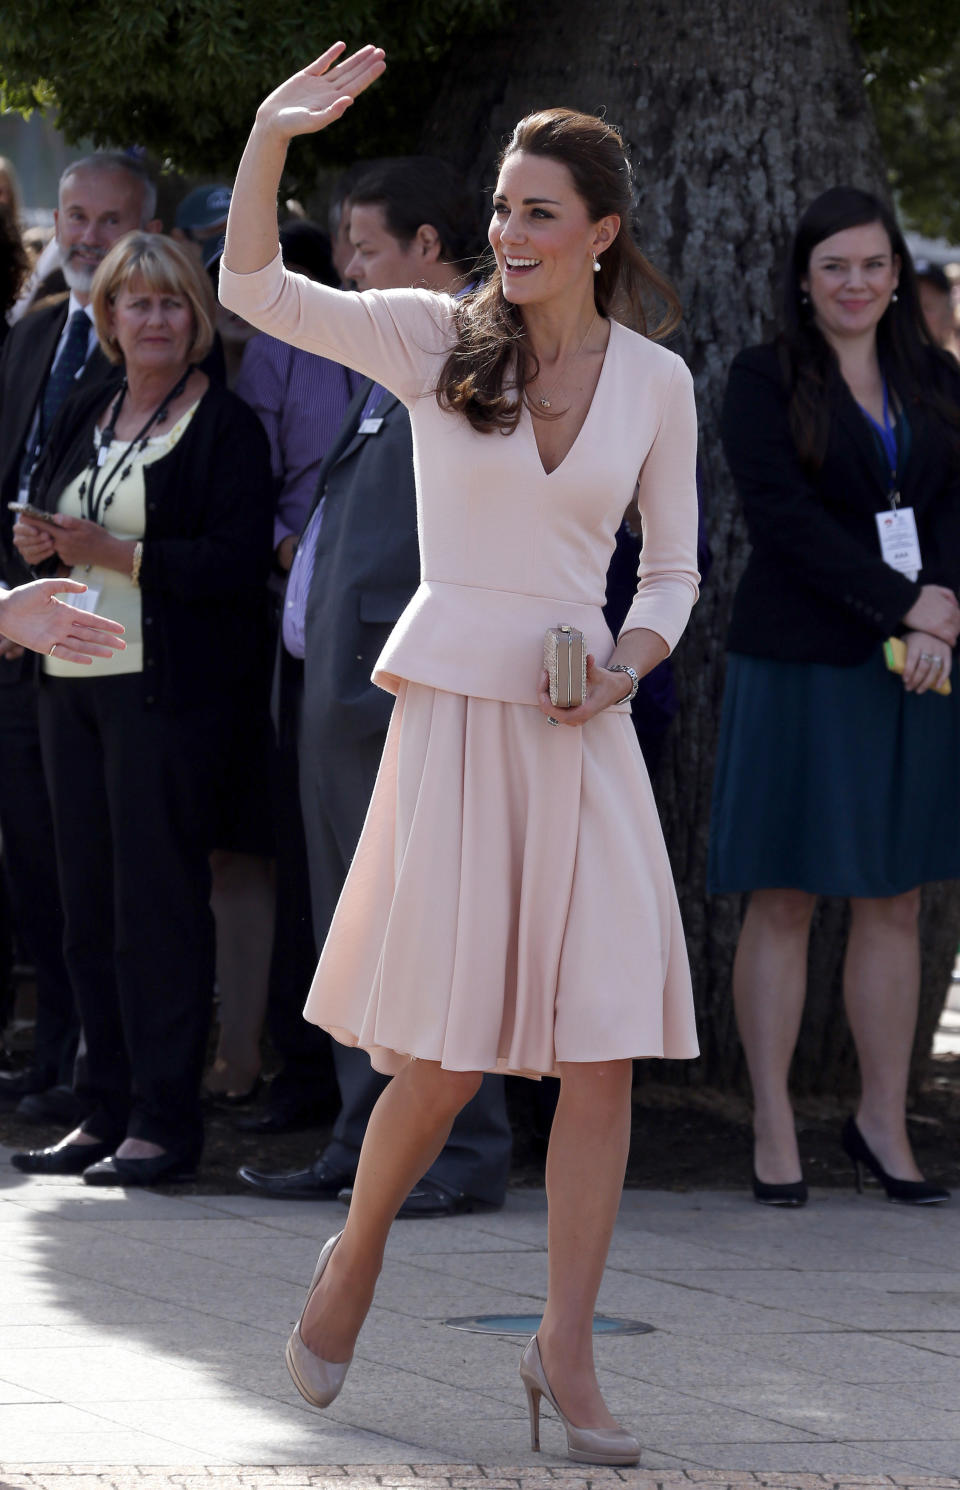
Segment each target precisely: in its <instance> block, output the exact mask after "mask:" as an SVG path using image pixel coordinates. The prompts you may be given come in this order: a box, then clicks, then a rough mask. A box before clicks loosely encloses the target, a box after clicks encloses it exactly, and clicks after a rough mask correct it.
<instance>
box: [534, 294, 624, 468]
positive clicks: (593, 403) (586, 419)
mask: <svg viewBox="0 0 960 1490" xmlns="http://www.w3.org/2000/svg"><path fill="white" fill-rule="evenodd" d="M607 321H608V325H609V327H610V335H609V336H608V337H607V345H606V346H605V348H604V351H603V363H602V365H601V368H600V373H599V376H598V378H597V385H596V387H595V388H594V390H593V397H592V398H591V400H590V403H589V405H588V407H587V412H586V413H585V414H584V416H583V423H582V424H581V425H580V428H579V429H578V430H577V433H576V435H575V437H574V440H573V444H572V445H571V446H570V449H569V450H568V451H567V453H566V455H565V456H564V457H563V460H562V461H560V463H559V465H556V466H554V468H553V470H552V471H548V470H547V468H546V466H545V465H544V464H543V456H542V455H541V454H540V446H539V445H538V444H537V424H536V416H535V415H534V413H533V412H532V410H531V409H530V408H529V406H525V408H524V414H525V415H526V420H527V426H528V428H529V431H530V437H531V439H532V440H533V450H534V454H535V456H536V458H537V460H538V461H539V463H540V470H541V473H542V474H543V476H544V477H545V478H546V479H547V480H548V481H549V479H550V477H551V476H557V475H559V473H560V471H562V469H563V467H564V466H565V465H566V464H567V461H568V460H570V458H571V457H572V456H573V454H574V452H575V451H576V448H577V446H578V445H579V444H580V441H581V440H582V439H583V437H584V432H585V431H586V429H587V426H588V425H589V423H590V420H591V416H592V415H593V411H594V409H595V408H596V407H597V401H598V399H599V397H600V393H601V389H602V388H603V385H604V380H605V378H606V374H607V366H608V364H609V362H610V360H611V358H610V349H611V347H612V346H613V339H614V336H615V335H616V334H617V331H618V329H619V328H618V326H617V322H616V321H614V320H613V319H612V318H610V317H608V318H607Z"/></svg>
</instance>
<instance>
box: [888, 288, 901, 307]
mask: <svg viewBox="0 0 960 1490" xmlns="http://www.w3.org/2000/svg"><path fill="white" fill-rule="evenodd" d="M890 299H891V300H892V301H893V303H894V305H896V303H897V301H898V300H899V299H900V296H899V295H898V294H897V292H896V290H894V292H893V294H892V295H891V296H890Z"/></svg>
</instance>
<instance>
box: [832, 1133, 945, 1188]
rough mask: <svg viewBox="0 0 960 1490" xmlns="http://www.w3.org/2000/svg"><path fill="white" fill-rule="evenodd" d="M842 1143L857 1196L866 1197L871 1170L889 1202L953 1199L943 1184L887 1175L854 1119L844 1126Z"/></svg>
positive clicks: (841, 1137)
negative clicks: (865, 1174) (867, 1175)
mask: <svg viewBox="0 0 960 1490" xmlns="http://www.w3.org/2000/svg"><path fill="white" fill-rule="evenodd" d="M840 1143H841V1146H842V1148H843V1151H844V1153H845V1154H846V1155H847V1158H848V1159H850V1160H851V1161H852V1163H853V1173H854V1178H855V1180H856V1186H857V1194H858V1195H862V1194H863V1171H864V1169H869V1171H870V1173H871V1174H872V1175H873V1176H874V1177H875V1178H876V1179H877V1180H878V1181H879V1183H880V1184H881V1185H882V1186H883V1188H884V1189H885V1190H886V1192H887V1199H888V1200H895V1201H896V1202H897V1203H898V1204H899V1205H940V1204H941V1202H942V1201H944V1200H949V1199H950V1191H949V1190H944V1189H943V1187H942V1186H940V1185H930V1184H928V1183H927V1181H926V1180H898V1179H897V1178H896V1177H895V1176H894V1175H892V1174H887V1171H886V1170H885V1169H884V1167H883V1165H882V1164H881V1163H880V1160H879V1159H878V1158H877V1156H876V1154H875V1153H874V1152H873V1149H872V1148H871V1147H870V1145H869V1144H868V1143H867V1140H866V1139H865V1138H864V1136H863V1134H862V1133H861V1132H860V1129H859V1128H858V1127H857V1124H856V1122H855V1120H854V1118H853V1117H848V1118H847V1121H846V1122H845V1123H844V1125H843V1129H842V1131H841V1134H840Z"/></svg>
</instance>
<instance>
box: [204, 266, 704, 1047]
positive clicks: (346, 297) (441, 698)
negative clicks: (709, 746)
mask: <svg viewBox="0 0 960 1490" xmlns="http://www.w3.org/2000/svg"><path fill="white" fill-rule="evenodd" d="M220 294H221V299H222V301H223V303H224V304H225V305H226V306H228V307H229V308H230V309H231V310H234V311H236V312H237V313H238V314H239V315H241V316H243V317H244V319H245V320H247V321H250V322H252V323H253V325H255V326H258V327H259V328H260V329H261V330H263V331H267V332H269V333H270V334H271V335H272V336H276V337H280V338H282V339H283V340H285V341H289V342H293V343H294V344H295V345H296V346H299V347H304V348H306V349H307V350H308V351H312V352H318V353H320V354H321V355H323V356H325V357H331V358H334V359H335V360H337V361H339V362H343V363H346V364H347V366H348V367H352V368H355V369H356V370H357V371H359V372H361V373H363V374H365V375H367V376H368V377H371V378H374V379H376V380H377V381H378V382H379V383H382V384H383V385H384V386H385V387H386V388H388V389H389V390H390V391H391V392H393V393H395V394H396V395H397V396H398V397H399V398H400V399H401V400H402V401H403V403H404V404H405V405H406V407H407V409H408V410H409V414H410V421H411V426H412V430H413V459H414V466H415V474H416V486H417V515H418V527H419V536H420V551H421V566H422V569H421V572H422V581H421V584H420V587H419V589H418V590H417V591H416V593H415V594H414V596H413V599H412V600H411V602H410V604H409V605H408V607H407V609H406V610H405V612H404V613H403V615H402V616H401V618H400V620H399V621H398V623H397V625H396V627H395V629H394V631H393V633H392V635H391V637H390V639H389V641H388V642H387V645H386V647H385V648H384V650H383V652H382V654H381V656H380V657H379V659H378V661H377V664H376V668H375V670H374V674H373V678H374V681H375V682H376V683H377V684H379V686H380V687H382V688H385V689H387V690H389V691H390V692H392V693H394V694H396V699H397V701H396V704H395V706H394V710H393V715H392V719H391V724H390V729H389V732H388V736H387V742H386V747H385V750H384V754H383V759H382V762H381V766H380V771H379V775H378V777H377V783H376V787H375V789H374V793H373V797H372V799H371V802H370V807H369V810H368V813H367V818H366V822H365V825H364V829H363V833H362V836H361V839H360V843H359V845H358V847H357V851H356V854H355V856H354V859H353V863H352V865H351V868H350V872H349V875H348V877H347V881H346V884H345V886H344V890H343V894H342V896H341V899H340V902H339V905H338V907H337V910H336V913H335V915H334V918H333V921H332V924H331V926H330V932H329V935H328V937H327V940H326V943H325V945H324V947H323V951H322V954H321V957H320V963H319V966H318V968H317V972H316V976H315V978H314V981H313V984H312V987H311V989H310V994H309V997H308V999H307V1003H306V1008H305V1011H304V1012H305V1015H306V1018H307V1019H308V1020H311V1021H312V1022H313V1023H314V1024H317V1025H320V1026H322V1027H323V1028H325V1029H327V1030H329V1032H330V1033H331V1034H332V1035H333V1036H334V1037H335V1038H336V1039H337V1040H339V1041H341V1042H343V1043H345V1044H348V1045H359V1046H361V1047H362V1048H363V1049H365V1050H366V1051H368V1052H369V1055H370V1057H371V1060H372V1062H373V1064H374V1066H375V1067H376V1068H377V1069H378V1070H380V1071H383V1072H386V1073H387V1074H394V1073H396V1072H397V1071H398V1070H400V1069H401V1068H402V1066H403V1065H404V1064H405V1063H406V1062H407V1061H408V1060H410V1058H411V1057H416V1058H418V1059H421V1060H430V1061H439V1062H441V1063H442V1065H443V1066H445V1067H447V1068H449V1069H451V1070H456V1071H467V1070H469V1071H501V1072H513V1073H518V1074H521V1075H526V1076H541V1075H552V1074H556V1073H557V1070H558V1066H559V1064H560V1063H561V1062H564V1061H604V1060H613V1059H620V1058H625V1057H629V1056H638V1057H639V1056H666V1057H673V1058H685V1057H691V1056H695V1055H696V1054H697V1039H696V1030H695V1026H694V1017H693V999H692V993H691V986H690V973H689V968H688V963H687V956H686V948H685V945H684V937H683V928H682V925H681V922H680V913H679V907H678V904H677V897H676V891H675V889H674V885H673V879H672V876H671V872H670V864H669V861H668V858H667V852H666V847H665V845H664V841H663V835H662V831H661V828H660V822H659V818H658V816H657V810H656V806H655V804H654V800H653V794H652V792H651V789H650V783H649V779H648V777H647V772H646V768H645V766H644V762H643V757H642V756H641V754H640V749H639V746H638V744H637V739H636V735H635V733H634V729H633V724H632V721H631V718H630V712H629V708H628V707H627V706H626V705H623V706H620V707H617V708H612V709H608V710H606V711H604V712H603V713H602V714H599V715H598V716H596V717H595V718H594V719H592V720H590V722H589V723H588V724H586V725H585V726H583V727H582V728H579V729H577V728H568V727H561V728H559V729H554V728H551V727H550V726H549V725H548V724H547V722H546V720H545V718H544V716H543V715H542V714H541V713H540V711H539V709H538V708H537V707H536V704H537V691H538V688H539V683H540V677H541V672H542V666H543V663H542V655H543V636H544V632H545V631H546V630H547V628H548V627H550V626H557V625H561V624H569V625H572V626H575V627H578V628H579V629H580V630H582V631H583V633H584V635H585V637H586V640H587V644H588V648H589V650H590V651H591V652H593V653H594V655H595V656H596V658H597V661H598V662H600V663H604V662H606V661H607V660H608V658H609V657H610V654H611V652H612V650H613V646H614V641H613V638H612V636H611V635H610V632H609V630H608V628H607V626H606V623H605V621H604V618H603V612H602V606H603V603H604V599H605V580H606V571H607V566H608V563H609V560H610V555H611V553H612V552H613V548H614V543H615V535H616V532H617V529H618V528H619V526H620V522H621V520H622V516H623V513H624V510H625V508H626V506H627V504H628V502H629V501H630V498H631V496H632V494H633V492H634V489H635V487H636V484H637V481H638V479H639V505H640V510H641V513H642V516H643V552H642V556H641V562H640V583H639V586H638V590H637V595H636V598H635V600H634V602H633V605H632V607H631V609H630V612H629V614H628V616H627V619H626V621H625V623H624V627H623V630H624V631H629V630H631V629H633V628H635V627H646V628H648V629H649V630H651V631H655V632H657V633H658V634H659V635H660V636H661V637H663V639H664V640H665V642H666V643H667V644H668V646H669V647H670V648H671V649H672V648H673V647H674V646H675V645H676V642H677V641H678V639H679V637H680V635H681V633H682V631H683V628H684V626H685V625H686V622H687V619H688V617H689V613H690V610H691V607H692V606H693V604H694V602H695V600H696V598H697V593H698V591H697V585H698V580H699V576H698V574H697V569H696V539H697V500H696V486H695V458H696V440H697V424H696V412H695V408H694V400H693V388H692V380H691V378H690V374H689V372H688V371H687V369H686V367H685V366H684V364H683V362H682V361H681V360H680V359H679V358H678V357H676V356H674V354H673V353H671V352H668V351H666V350H665V349H664V348H662V347H660V346H658V345H656V344H655V343H654V342H651V341H648V340H647V339H646V338H644V337H642V336H639V335H637V334H636V333H635V332H633V331H630V330H628V329H627V328H626V327H624V326H622V325H620V324H619V323H618V322H616V321H614V322H612V324H611V330H610V340H609V344H608V347H607V351H606V354H605V358H604V363H603V368H602V371H601V373H600V379H599V382H598V384H597V389H596V393H595V395H594V399H593V403H592V405H591V407H590V410H589V413H588V414H587V417H586V420H585V422H584V424H583V427H582V429H581V431H580V433H579V435H578V436H577V439H576V441H575V443H574V445H573V447H572V449H571V450H570V452H569V454H568V455H567V456H566V458H565V460H564V461H563V462H562V464H561V465H560V466H558V467H557V469H556V470H555V471H553V472H552V473H550V474H549V475H548V474H547V473H546V472H545V471H544V468H543V465H542V462H541V460H540V455H539V452H538V449H537V443H536V438H535V434H534V427H533V421H532V417H531V415H530V413H529V411H528V410H525V411H524V412H523V414H522V416H521V419H520V423H519V426H518V428H517V429H516V430H515V431H514V433H513V434H511V435H508V436H504V435H501V434H499V433H490V434H480V433H478V432H477V431H475V430H474V429H472V428H471V426H470V425H469V424H468V422H467V420H466V419H465V418H463V416H462V415H459V414H453V413H450V412H445V411H443V410H442V409H441V408H440V407H439V405H438V403H437V400H436V398H435V396H434V388H435V386H436V382H437V378H438V375H439V372H440V369H441V367H442V366H443V362H444V360H445V357H446V354H447V352H448V350H449V348H450V346H451V344H452V340H453V334H454V333H453V329H452V319H453V314H454V305H455V302H454V301H453V300H451V299H449V298H448V297H446V296H443V295H437V294H434V293H432V292H430V291H426V290H395V291H393V290H392V291H386V292H379V291H366V292H365V293H363V294H352V293H344V292H342V291H339V290H331V289H328V288H326V287H325V286H323V285H319V284H316V283H314V282H313V281H311V280H308V279H304V278H301V277H299V276H297V275H292V274H288V273H287V272H286V271H285V270H284V268H283V265H282V263H281V260H280V257H279V255H278V257H277V258H276V259H275V260H274V261H273V263H272V264H269V265H268V266H267V267H266V268H264V269H262V270H259V271H258V272H256V273H254V274H244V275H238V274H233V273H231V272H230V271H229V270H228V269H227V268H226V267H225V266H224V267H223V268H222V270H221V278H220Z"/></svg>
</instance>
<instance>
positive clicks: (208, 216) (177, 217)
mask: <svg viewBox="0 0 960 1490" xmlns="http://www.w3.org/2000/svg"><path fill="white" fill-rule="evenodd" d="M232 195H233V189H232V188H231V187H229V186H197V187H195V188H194V190H193V191H191V192H188V193H187V195H186V196H185V197H184V199H183V201H182V202H181V203H180V204H179V206H178V207H177V210H176V212H175V213H174V218H173V221H174V224H175V225H176V226H177V227H178V228H182V229H183V231H184V232H196V231H200V232H202V231H203V229H204V228H212V227H215V226H216V224H217V223H221V222H223V221H224V219H225V218H226V215H227V213H228V212H229V210H230V198H231V196H232Z"/></svg>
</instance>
